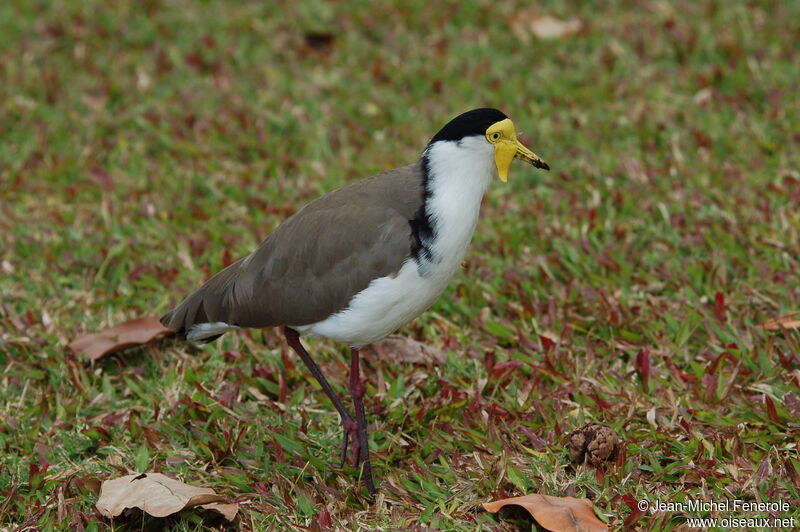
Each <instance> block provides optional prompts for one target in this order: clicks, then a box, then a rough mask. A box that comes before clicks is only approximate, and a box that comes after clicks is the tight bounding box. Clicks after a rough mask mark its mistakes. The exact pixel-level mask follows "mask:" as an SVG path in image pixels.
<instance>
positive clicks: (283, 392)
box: [278, 368, 289, 404]
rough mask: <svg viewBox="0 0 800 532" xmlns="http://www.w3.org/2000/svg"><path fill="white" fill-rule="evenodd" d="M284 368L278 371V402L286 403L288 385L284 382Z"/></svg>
mask: <svg viewBox="0 0 800 532" xmlns="http://www.w3.org/2000/svg"><path fill="white" fill-rule="evenodd" d="M284 373H285V370H284V369H282V368H281V369H280V371H278V402H279V403H281V404H286V400H287V399H288V397H289V386H288V385H287V384H286V377H285V376H284Z"/></svg>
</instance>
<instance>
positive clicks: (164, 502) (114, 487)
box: [95, 473, 239, 521]
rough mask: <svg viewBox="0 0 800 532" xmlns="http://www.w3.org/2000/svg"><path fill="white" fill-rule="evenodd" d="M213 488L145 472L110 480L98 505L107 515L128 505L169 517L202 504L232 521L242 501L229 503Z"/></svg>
mask: <svg viewBox="0 0 800 532" xmlns="http://www.w3.org/2000/svg"><path fill="white" fill-rule="evenodd" d="M224 500H225V497H223V496H222V495H217V493H216V492H214V490H213V489H211V488H200V487H197V486H190V485H189V484H186V483H184V482H181V481H180V480H175V479H172V478H169V477H168V476H166V475H162V474H161V473H142V474H139V475H126V476H124V477H120V478H115V479H113V480H106V481H104V482H103V484H102V486H101V487H100V498H99V499H97V503H96V504H95V506H96V507H97V509H98V510H99V511H100V513H101V514H103V515H104V516H106V517H116V516H118V515H119V514H121V513H122V512H123V511H124V510H125V509H126V508H139V509H140V510H142V511H143V512H146V513H148V514H150V515H152V516H153V517H166V516H168V515H172V514H174V513H177V512H180V511H181V510H184V509H187V508H193V507H195V506H200V507H201V508H204V509H208V510H215V511H217V512H219V513H221V514H222V515H223V516H224V517H225V518H226V519H228V520H229V521H232V520H233V519H234V518H235V517H236V514H237V512H238V511H239V505H238V504H235V503H231V504H227V503H224V502H223V501H224Z"/></svg>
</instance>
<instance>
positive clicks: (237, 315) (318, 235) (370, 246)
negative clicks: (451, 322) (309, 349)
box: [161, 162, 423, 334]
mask: <svg viewBox="0 0 800 532" xmlns="http://www.w3.org/2000/svg"><path fill="white" fill-rule="evenodd" d="M422 197H423V184H422V167H421V164H420V163H419V162H418V163H415V164H412V165H409V166H405V167H402V168H398V169H396V170H392V171H390V172H386V173H383V174H378V175H376V176H373V177H370V178H367V179H363V180H361V181H357V182H355V183H353V184H351V185H349V186H346V187H343V188H341V189H338V190H335V191H333V192H330V193H328V194H326V195H325V196H322V197H321V198H319V199H317V200H315V201H313V202H312V203H310V204H308V205H307V206H306V207H304V208H303V209H301V210H300V211H298V212H297V213H296V214H295V215H294V216H292V217H291V218H289V219H288V220H286V221H285V222H284V223H283V224H281V225H280V226H279V227H278V228H277V229H276V230H275V231H274V232H273V233H272V234H270V235H269V236H268V237H267V238H266V239H265V240H264V241H263V242H262V243H261V245H260V246H259V247H258V249H256V250H255V251H254V252H253V253H251V254H250V255H248V256H247V257H245V258H243V259H241V260H239V261H237V262H235V263H234V264H231V265H230V266H228V267H227V268H225V269H224V270H222V271H221V272H219V273H217V274H216V275H214V276H213V277H211V278H210V279H209V280H208V281H206V283H205V284H204V285H203V286H201V287H200V288H199V289H198V290H197V291H196V292H194V293H193V294H191V295H190V296H189V297H187V298H186V299H185V300H184V301H183V302H182V303H181V304H180V305H178V306H177V307H176V308H175V309H174V310H172V311H171V312H169V313H167V314H166V315H164V316H163V317H162V318H161V322H162V323H163V324H164V325H165V326H166V327H169V328H170V329H172V330H173V331H176V332H178V333H179V334H185V333H186V331H187V330H188V329H189V328H190V327H191V326H192V325H195V324H198V323H209V322H225V323H228V324H230V325H238V326H241V327H272V326H277V325H306V324H309V323H314V322H317V321H320V320H323V319H325V318H326V317H328V316H330V315H331V314H333V313H335V312H337V311H339V310H342V309H344V308H345V307H346V306H347V304H348V302H349V301H350V299H351V298H352V297H353V296H354V295H355V294H357V293H358V292H360V291H361V290H363V289H365V288H366V287H367V285H369V283H370V281H372V280H373V279H375V278H378V277H384V276H387V275H392V274H394V273H396V272H397V271H398V270H399V269H400V268H401V267H402V265H403V263H404V262H405V260H406V259H407V258H408V257H409V256H410V255H411V249H412V245H413V236H412V231H411V225H410V223H409V222H410V220H411V219H413V218H414V215H415V214H416V212H417V211H418V210H419V208H420V206H421V205H422V201H423V199H422Z"/></svg>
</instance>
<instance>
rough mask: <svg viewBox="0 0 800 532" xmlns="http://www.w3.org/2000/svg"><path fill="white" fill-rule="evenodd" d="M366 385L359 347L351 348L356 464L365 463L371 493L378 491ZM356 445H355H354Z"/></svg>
mask: <svg viewBox="0 0 800 532" xmlns="http://www.w3.org/2000/svg"><path fill="white" fill-rule="evenodd" d="M365 391H366V387H365V386H364V383H363V382H361V377H360V375H359V370H358V349H356V348H351V350H350V394H351V395H352V396H353V406H354V407H355V409H356V422H357V423H358V440H357V441H358V446H357V452H356V458H355V460H354V462H355V465H358V461H361V463H362V464H364V481H365V482H366V483H367V491H368V492H369V494H370V495H374V494H375V493H376V490H375V483H374V482H373V481H372V464H371V463H370V461H369V443H368V440H367V419H366V416H365V415H364V392H365ZM354 447H355V445H354Z"/></svg>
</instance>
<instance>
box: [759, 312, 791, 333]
mask: <svg viewBox="0 0 800 532" xmlns="http://www.w3.org/2000/svg"><path fill="white" fill-rule="evenodd" d="M798 316H800V312H792V313H791V314H786V315H785V316H779V317H777V318H775V319H772V320H769V321H766V322H764V323H762V324H761V325H758V327H760V328H762V329H764V330H767V331H782V330H784V329H787V330H789V329H800V319H798Z"/></svg>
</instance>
